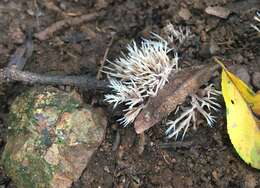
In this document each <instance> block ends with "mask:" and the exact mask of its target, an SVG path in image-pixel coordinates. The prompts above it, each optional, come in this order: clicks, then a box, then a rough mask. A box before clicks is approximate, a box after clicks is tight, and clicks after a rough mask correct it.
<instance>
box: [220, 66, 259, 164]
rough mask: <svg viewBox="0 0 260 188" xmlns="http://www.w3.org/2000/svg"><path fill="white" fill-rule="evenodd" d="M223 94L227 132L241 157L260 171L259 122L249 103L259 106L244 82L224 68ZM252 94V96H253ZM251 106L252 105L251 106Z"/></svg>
mask: <svg viewBox="0 0 260 188" xmlns="http://www.w3.org/2000/svg"><path fill="white" fill-rule="evenodd" d="M221 86H222V94H223V97H224V100H225V104H226V111H227V130H228V134H229V137H230V140H231V142H232V144H233V146H234V147H235V149H236V151H237V153H238V154H239V156H240V157H241V158H242V159H243V160H244V161H245V162H246V163H248V164H250V165H251V166H252V167H254V168H257V169H260V130H259V126H258V123H259V120H257V119H256V118H255V117H254V115H253V114H252V112H251V109H250V107H249V104H248V102H249V101H250V102H252V103H253V104H255V103H257V104H259V103H258V102H259V101H257V100H256V98H254V96H256V95H254V94H253V93H252V92H251V91H250V90H247V89H250V88H249V87H248V86H247V85H246V84H245V83H244V82H242V81H241V80H240V79H239V78H238V77H236V76H235V75H233V74H231V73H230V72H228V71H227V69H226V68H225V67H224V66H223V70H222V82H221ZM251 93H252V94H251ZM250 105H251V104H250Z"/></svg>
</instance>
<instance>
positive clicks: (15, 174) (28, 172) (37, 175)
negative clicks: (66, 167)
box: [3, 152, 55, 188]
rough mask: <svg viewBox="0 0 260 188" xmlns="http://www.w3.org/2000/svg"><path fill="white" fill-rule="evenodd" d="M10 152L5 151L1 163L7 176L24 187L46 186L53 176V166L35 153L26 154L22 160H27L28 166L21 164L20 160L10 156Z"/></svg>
mask: <svg viewBox="0 0 260 188" xmlns="http://www.w3.org/2000/svg"><path fill="white" fill-rule="evenodd" d="M11 156H12V155H11V153H8V152H5V153H4V155H3V164H4V168H5V171H6V173H7V174H8V176H11V177H12V179H13V181H14V182H15V183H16V184H17V185H19V186H20V187H24V188H37V187H38V188H48V187H50V181H51V180H52V177H53V172H54V170H55V167H54V166H52V165H50V164H49V163H47V162H46V161H45V160H44V159H43V158H41V157H40V156H38V155H37V154H34V155H32V154H30V155H29V154H27V155H25V156H24V158H23V160H25V161H27V162H28V164H30V165H28V166H25V165H22V163H21V162H20V161H16V160H15V159H12V158H11Z"/></svg>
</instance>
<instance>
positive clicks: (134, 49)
mask: <svg viewBox="0 0 260 188" xmlns="http://www.w3.org/2000/svg"><path fill="white" fill-rule="evenodd" d="M165 32H166V34H167V36H166V38H167V39H166V40H167V41H168V42H175V43H177V44H179V45H181V44H182V43H183V42H184V41H185V40H186V39H190V38H191V37H192V35H191V32H190V30H189V29H188V28H184V29H183V28H180V27H179V28H178V29H175V28H174V27H173V25H171V24H169V25H168V26H167V27H166V30H165ZM153 35H154V36H155V38H156V39H155V40H145V39H144V40H142V41H141V45H140V47H138V46H137V44H136V42H133V43H132V44H131V45H128V46H127V53H126V54H124V53H123V54H122V57H120V58H118V59H116V60H115V61H113V62H112V61H108V65H107V66H104V69H103V72H104V73H106V74H107V75H108V78H109V80H110V88H111V89H112V94H108V95H105V101H107V102H108V103H110V104H113V108H115V107H117V106H118V105H119V104H123V105H125V106H126V108H125V109H124V110H123V111H124V115H123V117H122V118H120V119H118V121H119V122H120V123H121V124H122V125H124V126H126V125H128V124H130V123H132V122H133V121H134V120H135V118H136V116H137V115H138V114H139V112H140V111H141V110H142V109H143V107H144V105H145V101H146V99H147V98H148V97H153V96H156V95H157V93H158V91H159V90H160V89H162V88H163V86H164V85H165V84H166V83H167V82H168V77H169V75H170V74H174V73H176V72H178V71H179V66H178V60H179V58H178V54H177V53H174V57H173V58H171V57H170V56H168V53H169V52H170V51H171V49H170V48H169V47H168V43H167V41H166V40H164V39H162V38H161V37H160V36H158V35H156V34H153ZM205 91H206V94H205V96H202V97H199V96H198V95H196V94H194V95H192V96H191V99H192V100H191V108H190V109H188V110H186V111H184V112H183V113H182V114H181V115H180V116H179V117H178V118H177V119H175V120H174V121H169V122H168V123H167V125H169V126H170V127H169V128H168V129H167V131H166V134H167V135H168V137H169V138H171V137H174V136H175V138H176V139H177V137H178V134H179V133H180V132H181V131H183V135H182V138H183V137H184V135H185V133H186V131H187V129H188V128H189V126H190V125H191V124H193V126H195V124H196V111H197V112H199V113H201V114H202V116H203V117H204V118H205V119H206V121H207V123H208V125H209V126H212V125H213V123H214V121H215V118H214V116H212V115H211V113H210V111H211V110H217V108H218V107H220V105H219V104H218V103H217V102H216V95H218V94H219V92H217V91H216V90H215V89H214V88H213V87H212V85H210V86H209V87H207V88H206V89H205Z"/></svg>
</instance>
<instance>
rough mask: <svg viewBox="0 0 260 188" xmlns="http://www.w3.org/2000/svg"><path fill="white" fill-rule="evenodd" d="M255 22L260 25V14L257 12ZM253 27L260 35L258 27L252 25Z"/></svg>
mask: <svg viewBox="0 0 260 188" xmlns="http://www.w3.org/2000/svg"><path fill="white" fill-rule="evenodd" d="M254 20H255V21H257V22H259V23H260V12H256V15H255V16H254ZM251 27H252V28H254V29H255V30H256V31H257V32H259V33H260V28H259V27H258V26H256V25H254V24H251Z"/></svg>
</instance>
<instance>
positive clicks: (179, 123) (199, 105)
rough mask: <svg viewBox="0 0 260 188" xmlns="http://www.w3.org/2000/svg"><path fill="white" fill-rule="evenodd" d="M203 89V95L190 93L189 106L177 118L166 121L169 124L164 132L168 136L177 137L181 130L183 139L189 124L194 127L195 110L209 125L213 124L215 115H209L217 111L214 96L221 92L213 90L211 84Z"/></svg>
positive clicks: (217, 107)
mask: <svg viewBox="0 0 260 188" xmlns="http://www.w3.org/2000/svg"><path fill="white" fill-rule="evenodd" d="M204 91H205V95H204V96H202V97H199V96H198V95H196V94H194V95H191V107H190V108H189V109H187V110H185V111H184V112H182V113H181V115H180V116H179V117H178V118H177V119H175V120H170V121H168V122H167V123H166V125H167V126H169V127H168V129H167V130H166V132H165V133H166V135H167V137H168V138H172V137H175V139H177V138H178V135H179V133H180V132H182V131H183V133H182V139H183V138H184V136H185V134H186V132H187V130H188V128H189V127H190V126H191V124H193V126H194V127H195V126H196V120H197V119H196V112H199V113H200V114H201V115H202V116H203V117H204V118H205V119H206V121H207V124H208V125H209V126H210V127H212V126H213V124H214V122H215V121H216V120H215V118H216V117H215V116H213V115H211V111H212V110H214V111H218V110H219V108H220V107H221V106H220V104H218V103H217V98H216V97H217V96H218V95H220V94H221V92H220V91H217V90H215V89H214V87H213V85H212V84H211V85H209V86H208V87H206V88H205V89H204Z"/></svg>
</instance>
